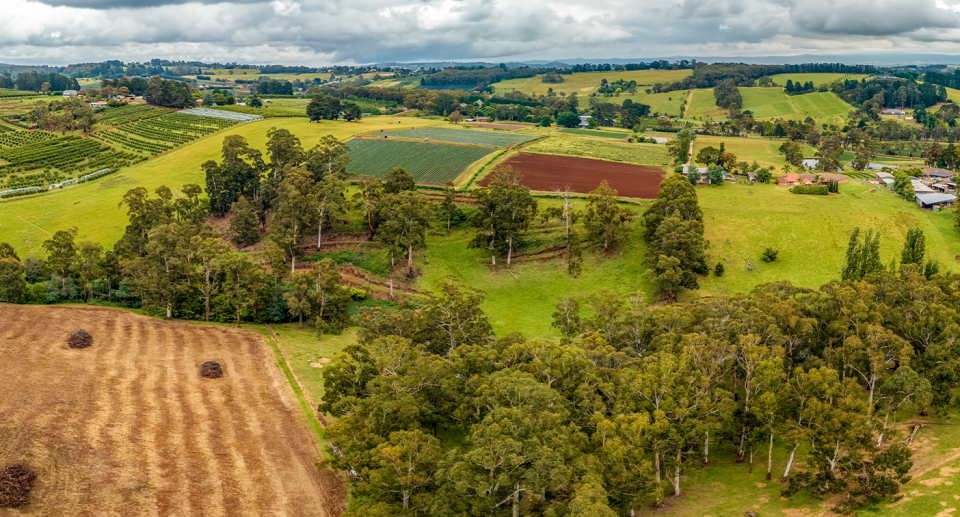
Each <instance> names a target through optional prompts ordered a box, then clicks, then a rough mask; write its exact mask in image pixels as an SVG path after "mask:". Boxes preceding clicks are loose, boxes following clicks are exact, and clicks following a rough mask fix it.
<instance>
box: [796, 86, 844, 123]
mask: <svg viewBox="0 0 960 517" xmlns="http://www.w3.org/2000/svg"><path fill="white" fill-rule="evenodd" d="M791 100H793V102H794V103H795V104H796V105H797V107H798V108H800V112H801V113H803V114H804V115H806V116H808V117H812V118H814V119H824V118H828V117H846V116H847V114H848V113H850V112H851V111H853V110H854V108H853V106H851V105H849V104H847V103H846V102H843V101H842V100H841V99H840V97H837V94H835V93H833V92H825V93H821V92H816V93H807V94H804V95H795V96H793V97H791Z"/></svg>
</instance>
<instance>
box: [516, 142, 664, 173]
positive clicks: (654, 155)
mask: <svg viewBox="0 0 960 517" xmlns="http://www.w3.org/2000/svg"><path fill="white" fill-rule="evenodd" d="M523 151H524V152H529V153H540V154H559V155H565V156H581V157H583V158H597V159H599V160H609V161H614V162H624V163H633V164H636V165H652V166H655V167H668V166H669V165H670V155H669V153H667V148H666V146H664V145H660V144H628V143H626V142H624V143H620V142H607V141H604V140H593V139H587V138H577V137H575V136H573V135H570V136H567V135H563V136H554V137H550V138H547V139H544V140H540V141H537V142H534V143H533V144H530V145H529V146H527V147H524V148H523ZM664 170H666V169H664Z"/></svg>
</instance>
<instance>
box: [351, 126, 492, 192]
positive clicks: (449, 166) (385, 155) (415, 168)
mask: <svg viewBox="0 0 960 517" xmlns="http://www.w3.org/2000/svg"><path fill="white" fill-rule="evenodd" d="M347 145H348V146H350V159H351V160H350V165H348V166H347V168H348V170H349V171H350V172H353V173H356V174H370V175H372V176H376V177H378V178H383V177H384V176H386V174H387V172H389V171H390V169H393V168H394V167H403V168H405V169H407V171H409V172H410V175H412V176H413V179H414V180H415V181H416V182H417V183H427V184H434V185H442V184H444V183H446V182H447V181H453V180H454V179H456V178H457V176H459V175H460V174H461V173H463V171H465V170H467V167H469V166H470V165H471V164H472V163H474V162H476V161H477V160H480V159H481V158H484V157H486V156H487V155H489V154H490V153H492V152H494V151H495V149H492V148H489V147H474V146H467V145H453V144H442V143H434V142H410V141H404V140H389V139H383V140H374V139H366V138H364V139H355V140H351V141H349V142H347Z"/></svg>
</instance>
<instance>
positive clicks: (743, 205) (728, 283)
mask: <svg viewBox="0 0 960 517" xmlns="http://www.w3.org/2000/svg"><path fill="white" fill-rule="evenodd" d="M729 147H730V142H729V141H728V148H729ZM874 188H875V187H874V186H873V185H865V184H861V183H856V182H850V183H848V184H845V185H841V186H840V192H841V194H840V195H838V196H799V195H796V194H791V193H790V191H789V190H788V189H786V188H783V187H778V186H775V185H723V186H720V187H702V188H698V189H697V195H698V196H699V198H700V206H701V207H702V208H703V212H704V226H705V229H706V235H705V237H706V238H707V240H709V241H710V248H709V249H708V250H707V255H708V257H709V259H708V262H707V263H708V265H710V266H711V267H712V266H714V265H716V263H717V262H718V261H721V260H723V259H724V258H727V259H730V261H731V262H730V263H727V262H724V268H725V273H724V275H723V277H720V278H718V277H716V276H710V277H708V278H701V280H700V285H701V287H702V288H703V290H704V291H705V292H709V293H717V294H719V293H723V292H730V293H733V292H746V291H749V290H751V289H753V288H754V286H756V285H758V284H761V283H766V282H774V281H777V280H783V279H786V280H790V281H791V282H793V283H794V284H795V285H799V286H802V287H811V288H815V287H819V286H820V285H822V284H824V283H826V282H828V281H829V280H831V279H834V278H838V277H839V274H840V268H841V267H842V265H843V261H844V260H845V253H846V248H847V241H848V240H849V238H850V232H851V231H852V230H853V228H855V227H857V226H859V227H860V228H861V229H862V230H866V229H867V228H875V229H878V230H880V232H881V250H880V253H881V257H882V258H883V260H884V265H886V264H888V263H889V261H890V260H891V259H892V258H894V257H899V255H900V250H901V248H902V246H903V241H904V239H905V237H906V233H907V230H909V229H910V228H913V227H915V226H919V227H920V228H921V229H923V231H924V234H925V235H926V242H927V257H929V258H931V259H936V260H939V261H940V264H941V268H942V270H949V271H960V267H958V266H957V262H956V261H955V260H953V257H954V255H955V254H956V253H957V251H956V250H957V242H958V231H957V229H956V227H955V226H954V220H955V219H954V213H953V211H952V210H950V211H945V212H923V211H921V210H920V209H919V208H917V205H916V204H915V203H907V202H905V201H903V200H902V199H900V198H897V197H896V196H894V195H893V194H890V193H889V192H885V191H880V190H877V191H876V192H873V193H871V190H873V189H874ZM751 192H753V194H750V193H751ZM767 246H770V247H773V248H776V249H778V250H780V256H779V258H778V259H777V261H776V262H773V263H770V264H767V263H765V262H761V261H760V255H761V254H762V252H763V250H764V249H765V248H766V247H767ZM747 260H750V261H751V262H752V263H753V264H754V265H755V266H757V267H759V269H760V271H759V272H747V271H746V270H745V268H746V265H747Z"/></svg>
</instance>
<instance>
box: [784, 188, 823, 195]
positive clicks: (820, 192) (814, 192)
mask: <svg viewBox="0 0 960 517" xmlns="http://www.w3.org/2000/svg"><path fill="white" fill-rule="evenodd" d="M790 192H793V193H794V194H809V195H812V196H826V195H827V194H829V193H830V187H793V188H792V189H790Z"/></svg>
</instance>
